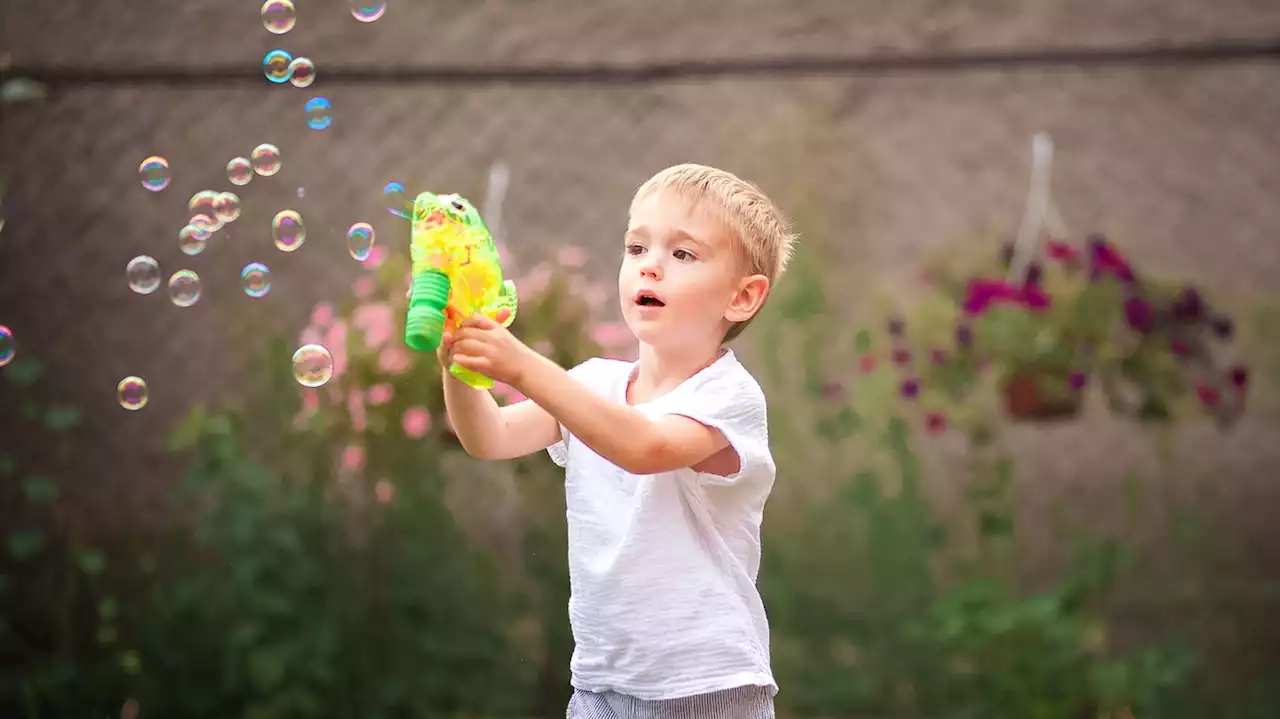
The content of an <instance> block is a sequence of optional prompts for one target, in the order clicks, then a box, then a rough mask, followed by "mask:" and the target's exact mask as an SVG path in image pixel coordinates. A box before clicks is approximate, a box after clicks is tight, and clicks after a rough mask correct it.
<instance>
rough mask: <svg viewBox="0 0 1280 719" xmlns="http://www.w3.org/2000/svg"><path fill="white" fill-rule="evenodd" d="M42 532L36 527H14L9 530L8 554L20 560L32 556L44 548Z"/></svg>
mask: <svg viewBox="0 0 1280 719" xmlns="http://www.w3.org/2000/svg"><path fill="white" fill-rule="evenodd" d="M44 545H45V537H44V532H42V531H40V530H38V529H16V530H14V531H12V532H9V554H11V555H12V556H13V558H14V559H16V560H18V561H22V560H24V559H30V558H31V557H34V556H35V555H36V554H37V553H39V552H40V550H42V549H44Z"/></svg>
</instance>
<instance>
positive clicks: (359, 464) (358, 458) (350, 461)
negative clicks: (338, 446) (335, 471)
mask: <svg viewBox="0 0 1280 719" xmlns="http://www.w3.org/2000/svg"><path fill="white" fill-rule="evenodd" d="M363 468H364V447H361V446H360V445H358V444H349V445H347V446H346V448H345V449H343V450H342V469H343V470H345V471H347V472H359V471H360V470H361V469H363Z"/></svg>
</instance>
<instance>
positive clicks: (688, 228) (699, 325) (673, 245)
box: [618, 192, 768, 347]
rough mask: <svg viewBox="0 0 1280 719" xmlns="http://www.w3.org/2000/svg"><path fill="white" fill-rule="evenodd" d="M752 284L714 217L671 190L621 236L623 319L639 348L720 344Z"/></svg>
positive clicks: (637, 213) (644, 204)
mask: <svg viewBox="0 0 1280 719" xmlns="http://www.w3.org/2000/svg"><path fill="white" fill-rule="evenodd" d="M757 277H758V278H759V279H760V280H763V281H764V285H765V287H767V284H768V281H767V280H764V278H763V277H759V276H757ZM748 279H750V278H744V277H742V273H741V272H740V270H739V262H738V257H737V253H736V252H735V247H734V244H733V240H732V238H731V237H730V236H729V233H728V232H727V231H726V230H725V228H724V227H723V226H722V223H720V222H719V221H718V220H717V219H716V218H715V217H713V216H711V215H710V214H709V213H707V212H699V211H698V210H697V209H696V208H694V207H693V206H692V205H691V203H689V202H688V201H686V200H684V199H683V198H681V197H679V196H677V195H675V194H673V193H669V192H656V193H654V194H652V195H650V196H649V197H648V198H646V199H644V200H643V201H641V203H640V204H639V205H637V206H636V207H635V209H634V211H633V212H632V214H631V221H630V224H629V226H628V228H627V233H626V235H625V237H624V238H623V258H622V268H621V270H620V271H619V273H618V295H619V298H620V300H621V303H622V316H623V318H624V319H625V320H626V322H627V326H628V327H630V328H631V331H632V332H634V333H635V335H636V338H637V339H639V340H640V341H641V342H644V343H646V344H649V345H651V346H654V347H663V346H676V347H689V346H690V345H693V346H696V345H698V344H704V343H708V342H714V343H715V344H719V342H720V340H721V339H722V338H723V337H724V332H725V330H726V329H727V328H728V323H729V322H730V321H734V322H736V321H741V320H742V319H746V317H741V316H739V315H740V314H741V313H740V312H739V311H738V310H737V309H735V306H736V305H740V304H741V295H742V292H743V284H744V281H746V280H748ZM761 292H763V290H761ZM735 299H736V300H737V301H735ZM751 311H754V307H753V308H751ZM747 316H750V314H747Z"/></svg>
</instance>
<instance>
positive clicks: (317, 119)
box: [303, 97, 333, 130]
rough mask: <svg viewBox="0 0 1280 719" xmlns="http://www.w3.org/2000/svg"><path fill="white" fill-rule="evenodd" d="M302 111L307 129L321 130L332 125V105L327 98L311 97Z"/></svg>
mask: <svg viewBox="0 0 1280 719" xmlns="http://www.w3.org/2000/svg"><path fill="white" fill-rule="evenodd" d="M303 110H304V111H305V112H306V113H307V127H309V128H311V129H312V130H323V129H325V128H326V127H328V126H330V125H332V124H333V114H332V110H333V105H332V104H330V102H329V99H328V98H324V97H313V98H311V99H310V100H307V104H306V106H305V107H304V108H303Z"/></svg>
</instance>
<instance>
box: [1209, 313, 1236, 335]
mask: <svg viewBox="0 0 1280 719" xmlns="http://www.w3.org/2000/svg"><path fill="white" fill-rule="evenodd" d="M1210 326H1211V327H1212V328H1213V333H1214V334H1215V335H1217V336H1218V339H1224V340H1229V339H1231V336H1232V335H1234V334H1235V324H1234V323H1233V322H1232V321H1231V318H1229V317H1223V316H1221V315H1219V316H1217V317H1214V318H1213V322H1212V323H1211V325H1210Z"/></svg>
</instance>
